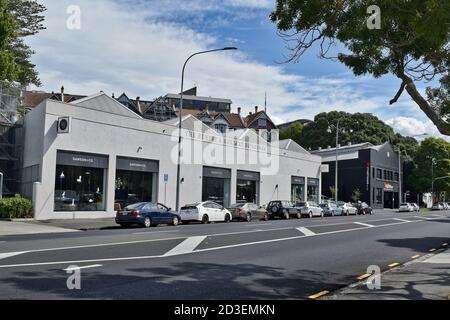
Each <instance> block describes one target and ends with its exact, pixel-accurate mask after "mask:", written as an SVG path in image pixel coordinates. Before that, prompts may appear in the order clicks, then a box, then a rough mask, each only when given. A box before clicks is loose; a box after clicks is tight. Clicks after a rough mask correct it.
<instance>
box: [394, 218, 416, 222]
mask: <svg viewBox="0 0 450 320" xmlns="http://www.w3.org/2000/svg"><path fill="white" fill-rule="evenodd" d="M392 220H397V221H401V222H411V221H410V220H405V219H400V218H392Z"/></svg>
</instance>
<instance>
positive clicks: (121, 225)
mask: <svg viewBox="0 0 450 320" xmlns="http://www.w3.org/2000/svg"><path fill="white" fill-rule="evenodd" d="M129 226H130V225H129V224H126V223H121V224H120V227H122V228H128V227H129Z"/></svg>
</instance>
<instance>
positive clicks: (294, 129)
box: [280, 123, 303, 143]
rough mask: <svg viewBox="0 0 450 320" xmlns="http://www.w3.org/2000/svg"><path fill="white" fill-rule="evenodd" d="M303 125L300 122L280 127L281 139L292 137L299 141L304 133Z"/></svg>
mask: <svg viewBox="0 0 450 320" xmlns="http://www.w3.org/2000/svg"><path fill="white" fill-rule="evenodd" d="M302 130H303V125H301V124H299V123H294V124H291V125H290V126H288V127H285V128H281V129H280V140H284V139H292V140H294V141H295V142H297V143H299V142H300V139H301V135H302Z"/></svg>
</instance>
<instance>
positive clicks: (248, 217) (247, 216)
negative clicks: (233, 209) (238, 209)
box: [245, 213, 252, 222]
mask: <svg viewBox="0 0 450 320" xmlns="http://www.w3.org/2000/svg"><path fill="white" fill-rule="evenodd" d="M245 221H247V222H251V221H252V216H251V214H250V213H247V215H246V216H245Z"/></svg>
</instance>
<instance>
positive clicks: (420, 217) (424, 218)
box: [413, 216, 433, 220]
mask: <svg viewBox="0 0 450 320" xmlns="http://www.w3.org/2000/svg"><path fill="white" fill-rule="evenodd" d="M413 218H419V219H423V220H431V219H433V218H427V217H422V216H414V217H413Z"/></svg>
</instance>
